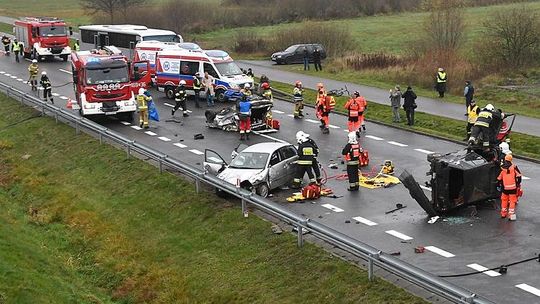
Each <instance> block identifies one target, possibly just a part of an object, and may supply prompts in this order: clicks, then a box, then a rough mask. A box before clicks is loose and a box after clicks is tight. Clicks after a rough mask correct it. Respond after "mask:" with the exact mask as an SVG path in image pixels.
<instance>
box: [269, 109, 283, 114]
mask: <svg viewBox="0 0 540 304" xmlns="http://www.w3.org/2000/svg"><path fill="white" fill-rule="evenodd" d="M272 113H278V114H283V113H285V112H283V111H280V110H272Z"/></svg>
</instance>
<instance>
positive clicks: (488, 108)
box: [486, 103, 495, 111]
mask: <svg viewBox="0 0 540 304" xmlns="http://www.w3.org/2000/svg"><path fill="white" fill-rule="evenodd" d="M486 110H489V111H493V110H495V107H494V106H493V105H492V104H490V103H488V105H487V106H486Z"/></svg>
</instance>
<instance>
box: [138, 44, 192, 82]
mask: <svg viewBox="0 0 540 304" xmlns="http://www.w3.org/2000/svg"><path fill="white" fill-rule="evenodd" d="M181 49H182V48H180V46H179V45H178V43H176V42H161V41H157V40H151V41H141V42H139V43H137V45H135V50H134V52H133V61H135V62H137V61H145V60H148V62H149V63H150V76H151V77H152V83H154V84H155V82H156V79H155V77H156V57H157V53H158V52H161V51H164V50H181ZM140 72H143V71H140Z"/></svg>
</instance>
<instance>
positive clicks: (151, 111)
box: [148, 102, 159, 121]
mask: <svg viewBox="0 0 540 304" xmlns="http://www.w3.org/2000/svg"><path fill="white" fill-rule="evenodd" d="M148 117H149V118H150V119H151V120H154V121H159V113H158V111H157V109H156V106H155V105H154V103H153V102H149V103H148Z"/></svg>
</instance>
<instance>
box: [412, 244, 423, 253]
mask: <svg viewBox="0 0 540 304" xmlns="http://www.w3.org/2000/svg"><path fill="white" fill-rule="evenodd" d="M425 251H426V248H424V247H423V246H418V247H416V248H414V253H424V252H425Z"/></svg>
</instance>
